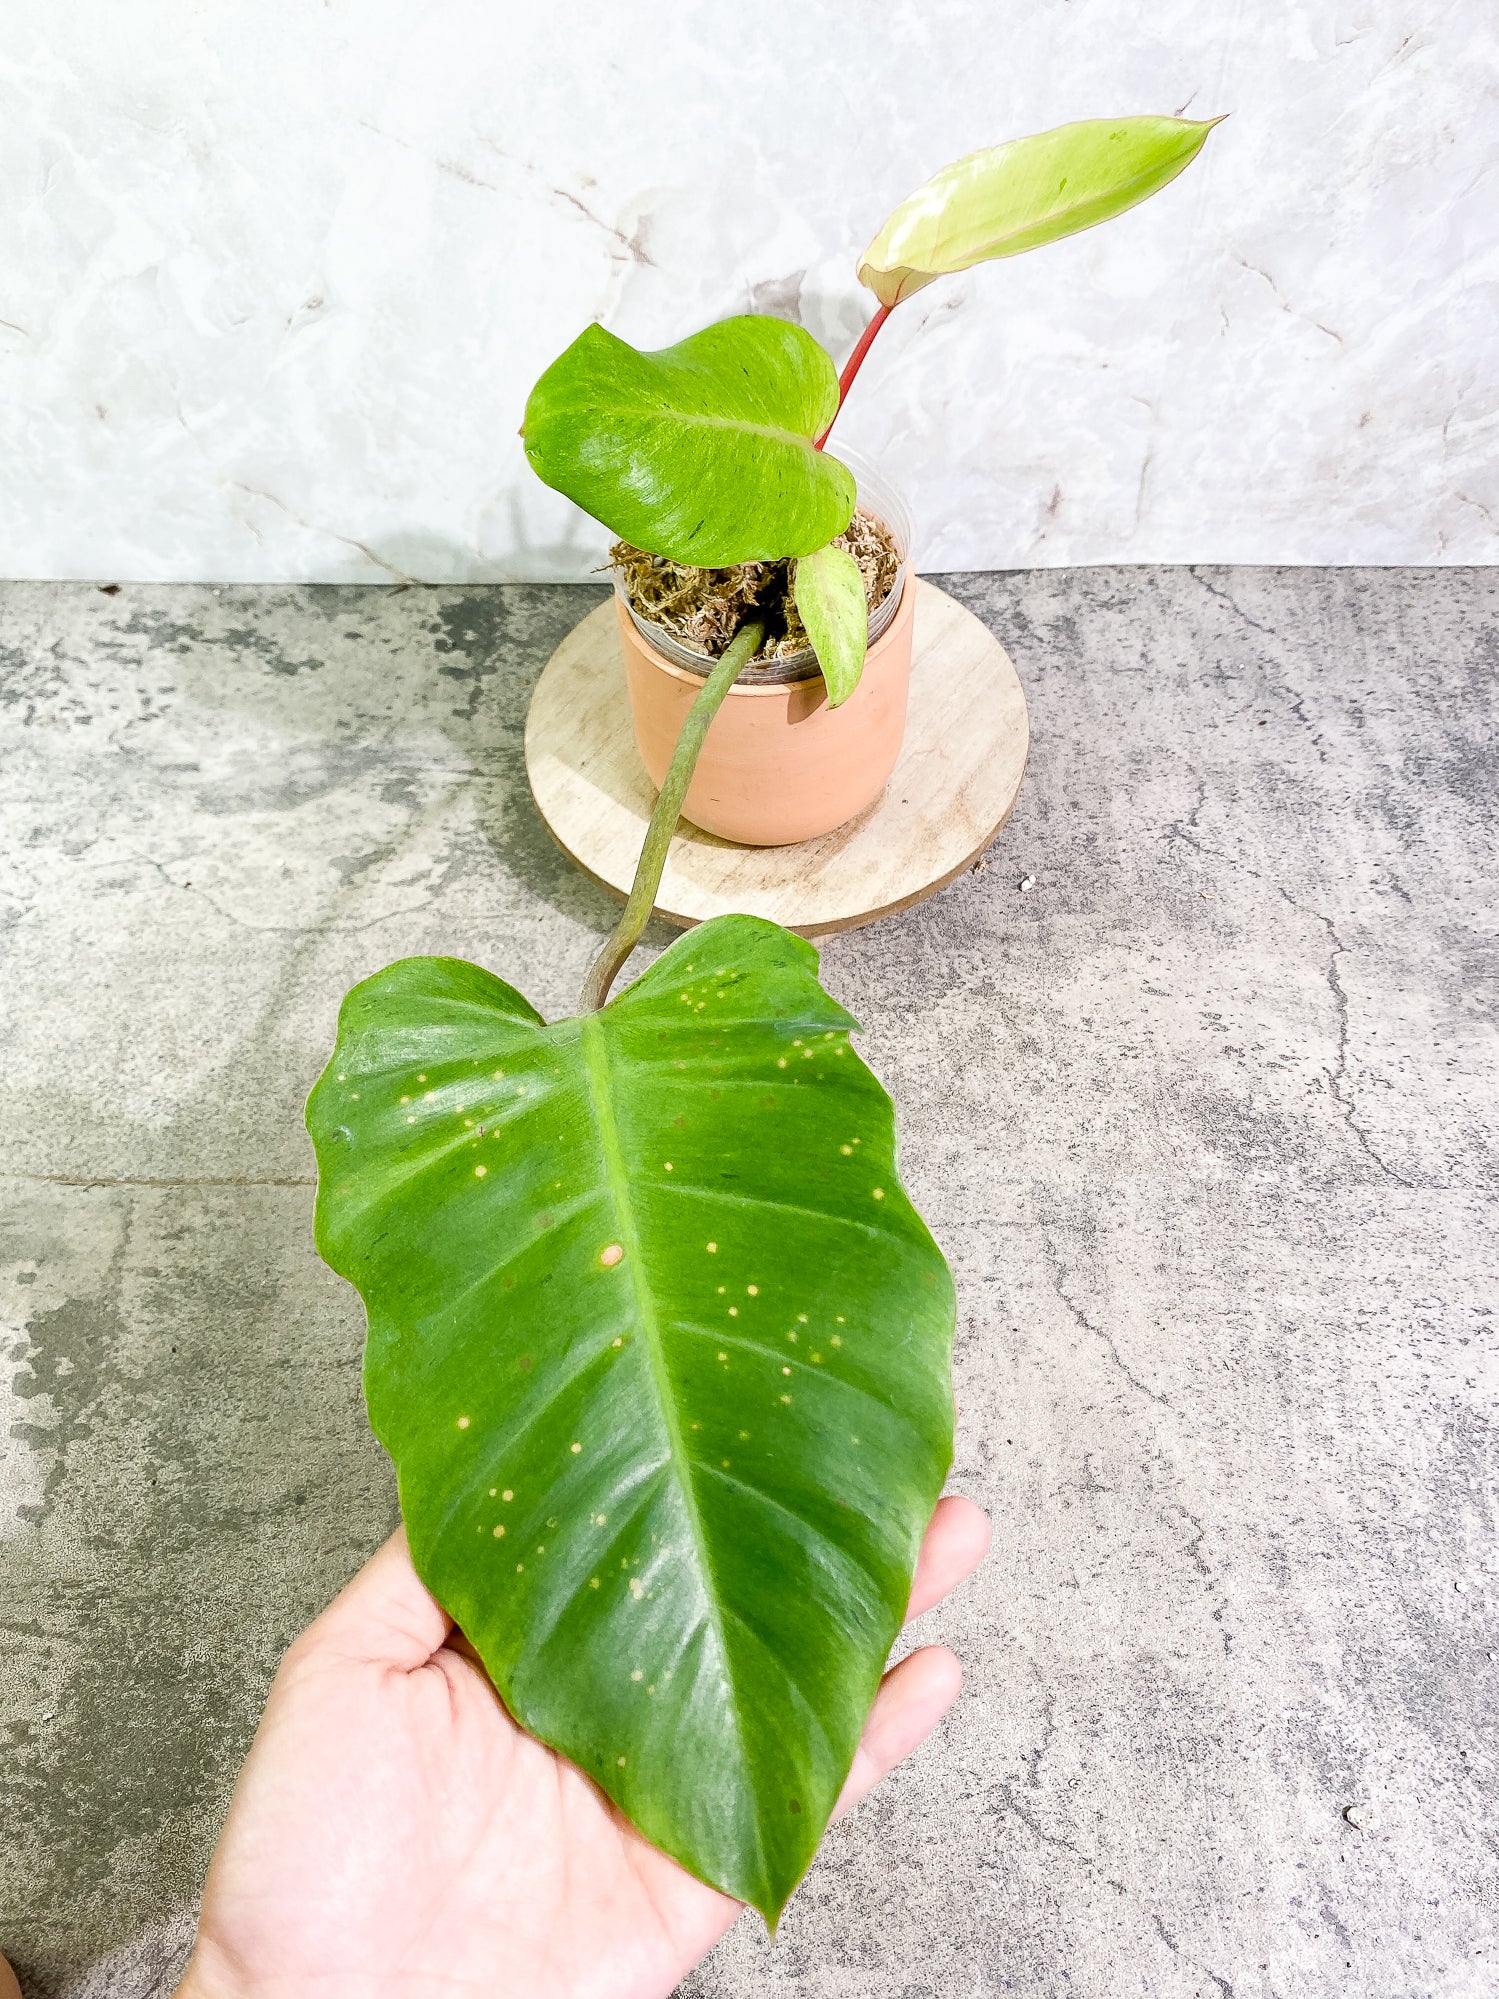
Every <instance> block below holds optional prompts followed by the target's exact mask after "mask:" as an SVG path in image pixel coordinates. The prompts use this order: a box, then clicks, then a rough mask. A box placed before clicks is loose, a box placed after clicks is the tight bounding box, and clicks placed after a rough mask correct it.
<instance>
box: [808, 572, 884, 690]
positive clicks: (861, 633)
mask: <svg viewBox="0 0 1499 1999" xmlns="http://www.w3.org/2000/svg"><path fill="white" fill-rule="evenodd" d="M791 594H792V596H793V597H794V598H795V600H796V610H797V615H798V617H799V618H800V619H801V621H802V623H803V624H804V625H805V626H806V628H807V637H808V638H809V639H810V640H811V641H812V650H813V652H815V653H816V655H817V664H818V665H819V667H821V669H822V677H823V680H824V681H825V682H826V683H827V690H828V706H829V707H830V708H839V707H841V706H842V705H843V703H844V702H845V701H846V700H847V699H848V697H849V695H850V694H852V693H853V691H854V689H855V688H856V687H857V686H858V684H859V681H860V678H861V676H862V675H863V672H864V655H865V653H866V652H867V651H868V650H869V599H868V598H867V597H866V596H865V594H864V578H863V577H862V576H861V575H860V573H859V565H858V563H857V562H855V561H854V558H853V557H852V556H851V555H850V554H849V552H848V550H847V549H846V548H832V547H828V548H818V549H814V550H813V551H812V553H811V554H810V555H804V556H802V557H801V559H800V561H799V562H798V563H797V564H796V566H795V568H794V569H793V570H792V572H791Z"/></svg>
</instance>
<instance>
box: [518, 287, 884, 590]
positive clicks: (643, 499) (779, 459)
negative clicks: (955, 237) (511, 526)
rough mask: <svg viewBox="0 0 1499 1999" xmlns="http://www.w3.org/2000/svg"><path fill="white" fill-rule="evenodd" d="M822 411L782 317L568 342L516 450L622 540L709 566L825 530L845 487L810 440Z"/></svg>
mask: <svg viewBox="0 0 1499 1999" xmlns="http://www.w3.org/2000/svg"><path fill="white" fill-rule="evenodd" d="M837 408H838V374H837V370H836V369H835V368H834V366H833V363H832V361H831V359H830V358H829V356H828V354H827V353H826V351H825V350H824V349H823V348H822V347H820V346H819V345H818V344H817V342H816V341H815V340H814V339H813V338H812V336H811V334H810V333H806V332H804V331H803V330H802V328H801V327H799V326H793V325H791V324H790V323H789V322H788V321H786V320H782V319H763V318H755V317H747V318H741V319H725V320H720V322H719V323H718V324H717V325H716V326H709V327H705V328H704V330H703V331H702V332H701V333H694V334H693V335H692V336H691V338H690V339H687V340H682V341H679V342H678V343H677V345H676V346H675V347H663V348H660V349H659V350H658V351H657V352H655V353H641V352H640V351H639V349H638V348H634V347H631V346H630V345H629V344H628V342H626V341H624V340H620V339H619V338H617V336H616V335H614V334H612V333H607V332H605V330H604V328H603V327H602V326H590V327H589V328H588V329H587V330H586V331H585V332H583V333H580V334H579V336H578V338H577V339H576V340H575V341H574V342H573V344H572V346H571V347H569V348H568V349H567V351H566V352H565V353H563V354H561V355H559V356H558V358H557V359H556V360H555V361H554V362H553V363H552V365H551V367H550V368H548V369H547V371H546V373H545V374H544V375H543V376H542V378H541V380H540V381H539V382H538V383H537V384H536V386H535V388H534V389H533V390H532V391H531V396H530V400H529V401H528V402H527V404H526V421H525V427H524V430H523V432H522V435H523V436H524V438H525V440H526V456H527V458H529V459H530V461H531V464H532V466H533V467H534V468H535V470H536V471H537V472H538V473H539V474H540V476H541V477H542V478H543V479H544V480H545V481H546V483H547V484H548V485H549V486H555V487H556V488H557V490H558V491H559V492H562V493H566V494H567V496H568V498H569V499H570V500H575V501H576V502H577V503H578V505H579V506H580V507H582V508H583V509H584V510H585V512H587V513H590V514H592V515H593V516H594V517H595V519H597V520H600V521H602V522H603V523H604V525H605V527H607V528H610V529H612V530H613V532H614V533H615V534H617V535H618V536H619V537H620V538H621V539H622V540H624V541H627V542H631V543H633V545H634V546H635V547H636V548H643V549H646V550H648V551H649V552H650V553H652V554H654V555H664V556H666V557H668V558H669V560H671V561H672V562H687V563H692V564H695V565H696V566H698V567H699V568H706V569H713V568H720V567H724V566H726V565H728V564H731V563H738V562H773V561H776V560H778V559H779V558H780V557H781V556H786V555H805V554H806V553H807V552H808V551H809V550H810V549H814V548H820V547H821V546H822V544H823V543H824V542H825V541H831V540H832V538H833V536H834V535H836V534H841V533H842V532H843V530H844V528H846V527H847V526H848V523H849V518H850V516H851V515H852V513H853V510H854V478H853V474H852V473H851V472H850V471H849V470H848V468H847V467H846V466H844V465H840V464H839V463H838V461H837V459H836V458H832V457H830V456H829V455H828V454H827V453H826V452H825V451H816V450H814V449H813V443H814V440H815V439H816V438H817V437H819V436H820V435H821V434H822V432H823V431H824V430H826V429H827V427H828V425H829V424H830V423H831V422H832V420H833V417H834V415H835V414H836V412H837Z"/></svg>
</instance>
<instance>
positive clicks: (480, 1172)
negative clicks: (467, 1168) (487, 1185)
mask: <svg viewBox="0 0 1499 1999" xmlns="http://www.w3.org/2000/svg"><path fill="white" fill-rule="evenodd" d="M488 1171H489V1168H488V1167H487V1166H476V1167H475V1168H474V1178H475V1179H476V1180H482V1179H483V1178H484V1176H485V1174H486V1173H487V1172H488Z"/></svg>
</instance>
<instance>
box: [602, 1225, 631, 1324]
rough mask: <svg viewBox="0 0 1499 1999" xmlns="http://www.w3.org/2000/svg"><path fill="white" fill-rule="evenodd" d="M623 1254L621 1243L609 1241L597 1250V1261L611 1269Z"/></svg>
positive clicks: (620, 1260) (621, 1259)
mask: <svg viewBox="0 0 1499 1999" xmlns="http://www.w3.org/2000/svg"><path fill="white" fill-rule="evenodd" d="M624 1254H625V1252H624V1246H623V1244H621V1243H617V1242H611V1243H608V1244H606V1245H605V1247H604V1248H603V1249H601V1250H600V1251H599V1262H600V1263H602V1264H603V1266H604V1268H605V1269H606V1270H612V1269H613V1268H614V1266H615V1264H616V1263H620V1262H622V1261H623V1260H624ZM616 1344H617V1342H616Z"/></svg>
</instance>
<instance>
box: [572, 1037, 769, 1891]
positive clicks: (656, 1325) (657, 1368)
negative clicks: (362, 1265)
mask: <svg viewBox="0 0 1499 1999" xmlns="http://www.w3.org/2000/svg"><path fill="white" fill-rule="evenodd" d="M579 1026H580V1028H581V1034H580V1037H579V1038H580V1041H581V1043H582V1049H583V1063H584V1073H585V1075H586V1077H587V1082H588V1093H589V1096H590V1098H591V1099H592V1104H593V1115H594V1123H595V1125H596V1126H597V1129H598V1134H599V1150H600V1152H601V1153H602V1155H603V1160H604V1172H605V1176H606V1178H607V1180H608V1182H609V1191H610V1193H611V1195H612V1196H613V1198H614V1205H615V1209H616V1212H617V1213H618V1216H619V1232H620V1239H621V1240H620V1247H621V1248H622V1249H623V1250H624V1253H625V1258H624V1260H625V1268H626V1270H627V1271H628V1272H629V1275H630V1285H631V1289H632V1291H633V1293H634V1297H635V1306H636V1310H637V1312H638V1313H639V1317H640V1326H641V1330H642V1332H643V1333H644V1335H645V1340H644V1344H645V1349H646V1352H647V1354H648V1355H649V1357H650V1363H651V1376H652V1379H653V1381H654V1383H655V1387H656V1399H657V1401H658V1402H659V1404H660V1410H661V1423H662V1428H663V1429H664V1430H665V1432H666V1441H667V1446H668V1450H669V1453H670V1459H671V1467H672V1471H673V1472H674V1474H675V1476H676V1481H677V1488H678V1490H679V1491H680V1493H681V1495H682V1503H683V1506H684V1509H685V1511H686V1515H687V1524H688V1527H689V1529H690V1531H691V1534H692V1541H693V1552H694V1554H695V1555H696V1558H697V1568H698V1575H699V1579H700V1582H701V1586H702V1594H703V1602H704V1604H705V1606H706V1608H707V1613H708V1620H709V1622H710V1623H711V1624H712V1626H713V1634H714V1637H715V1639H716V1640H717V1642H718V1654H719V1657H720V1658H721V1659H722V1661H723V1670H724V1676H725V1678H726V1679H727V1681H728V1684H729V1714H730V1719H731V1721H732V1723H733V1727H734V1733H735V1735H736V1736H737V1737H738V1740H739V1759H740V1763H741V1765H742V1766H743V1767H744V1768H745V1769H746V1770H748V1769H749V1767H750V1758H749V1745H748V1744H747V1743H746V1742H745V1739H744V1728H743V1724H742V1721H741V1718H740V1713H739V1696H738V1689H737V1688H736V1686H735V1684H734V1663H733V1659H732V1657H731V1655H730V1652H729V1646H728V1640H727V1637H726V1634H725V1632H724V1625H723V1616H722V1613H721V1606H720V1604H719V1601H718V1595H717V1581H718V1579H717V1576H716V1574H715V1572H714V1568H713V1561H712V1557H711V1556H710V1555H709V1552H708V1544H707V1537H706V1535H705V1534H704V1531H703V1519H702V1514H701V1512H700V1511H699V1508H698V1503H697V1491H696V1488H695V1487H694V1485H693V1482H692V1460H691V1458H690V1456H689V1454H688V1450H687V1440H686V1438H685V1437H684V1436H683V1435H682V1426H681V1423H680V1422H679V1421H678V1418H677V1411H676V1403H675V1400H674V1397H673V1394H672V1380H671V1370H670V1368H669V1367H668V1365H667V1361H666V1350H665V1346H664V1344H663V1342H662V1338H661V1324H660V1320H659V1317H658V1315H657V1311H656V1300H655V1298H654V1296H653V1294H652V1292H651V1288H650V1285H649V1283H648V1281H647V1278H646V1272H645V1262H644V1258H643V1256H642V1254H641V1248H640V1233H639V1230H638V1229H637V1227H636V1224H635V1207H634V1203H633V1201H632V1200H631V1198H630V1175H629V1172H628V1169H627V1166H626V1162H625V1158H624V1150H623V1147H622V1146H621V1144H620V1137H619V1126H618V1124H617V1122H616V1120H615V1116H614V1100H613V1095H612V1092H611V1087H610V1074H609V1048H608V1042H607V1040H606V1038H605V1035H604V1029H603V1026H602V1024H601V1022H600V1020H599V1017H598V1015H597V1014H588V1015H585V1017H584V1018H583V1020H582V1021H581V1022H580V1023H579ZM750 1822H751V1824H752V1825H753V1827H754V1834H755V1849H756V1853H757V1856H758V1859H759V1863H760V1875H761V1879H762V1881H763V1880H765V1879H767V1878H768V1876H767V1872H766V1856H765V1846H764V1840H763V1838H762V1835H761V1830H760V1820H759V1814H758V1813H757V1812H751V1814H750Z"/></svg>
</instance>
